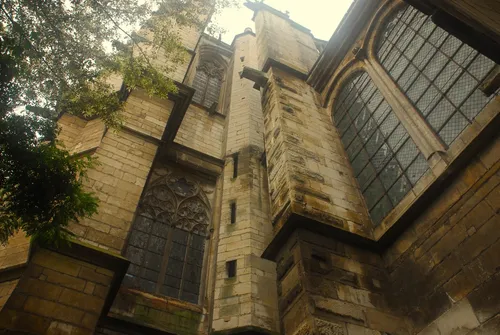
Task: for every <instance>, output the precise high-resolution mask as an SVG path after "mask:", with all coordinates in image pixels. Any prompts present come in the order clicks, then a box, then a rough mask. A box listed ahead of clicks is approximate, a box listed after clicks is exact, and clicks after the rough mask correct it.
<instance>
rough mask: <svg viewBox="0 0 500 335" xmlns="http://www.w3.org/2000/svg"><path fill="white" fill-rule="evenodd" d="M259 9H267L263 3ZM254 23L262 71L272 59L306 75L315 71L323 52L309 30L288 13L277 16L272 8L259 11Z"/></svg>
mask: <svg viewBox="0 0 500 335" xmlns="http://www.w3.org/2000/svg"><path fill="white" fill-rule="evenodd" d="M255 6H256V7H261V6H263V7H266V5H259V4H256V5H255ZM254 21H255V30H256V32H257V47H258V50H259V51H258V57H259V62H258V66H259V70H260V69H262V68H263V67H264V65H265V64H266V62H267V61H268V59H273V60H276V61H278V62H280V63H282V64H285V65H287V66H289V67H291V68H292V69H295V70H297V71H299V72H302V73H308V72H309V71H310V70H311V68H312V67H313V65H314V62H315V61H316V59H317V58H318V57H319V52H318V50H317V49H316V45H315V43H314V40H313V36H312V34H311V32H310V31H309V30H307V29H306V28H303V27H301V26H299V25H298V24H296V23H295V22H293V21H291V20H290V19H288V18H287V17H286V15H285V14H282V15H276V13H275V12H271V11H269V10H268V9H262V10H258V11H257V13H256V15H255V18H254Z"/></svg>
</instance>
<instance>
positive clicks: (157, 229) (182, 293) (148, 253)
mask: <svg viewBox="0 0 500 335" xmlns="http://www.w3.org/2000/svg"><path fill="white" fill-rule="evenodd" d="M138 208H139V209H138V213H137V215H136V219H135V221H134V224H133V226H132V230H131V233H130V236H129V240H128V245H127V249H126V253H125V255H126V257H127V258H128V259H129V260H130V262H131V264H130V267H129V270H128V272H127V274H126V276H125V279H124V285H126V286H128V287H132V288H136V289H139V290H141V291H145V292H149V293H154V294H160V295H165V296H169V297H173V298H177V299H181V300H184V301H188V302H191V303H198V301H199V294H200V292H199V291H200V282H201V273H202V266H203V258H204V250H205V241H206V239H207V234H208V226H209V222H210V205H209V202H208V200H207V197H206V196H205V194H204V192H203V190H202V189H201V188H200V186H199V185H198V184H197V183H196V182H194V181H192V180H190V179H189V178H187V177H185V176H178V175H175V174H172V173H169V174H167V175H164V176H161V177H159V178H157V179H155V180H154V181H153V182H151V183H150V184H149V185H148V186H147V188H146V191H145V193H144V195H143V197H142V199H141V201H140V204H139V207H138Z"/></svg>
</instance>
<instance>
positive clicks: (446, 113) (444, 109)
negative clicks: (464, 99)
mask: <svg viewBox="0 0 500 335" xmlns="http://www.w3.org/2000/svg"><path fill="white" fill-rule="evenodd" d="M454 111H455V107H453V105H452V104H451V103H450V102H449V101H448V100H447V99H441V102H440V103H439V104H438V105H437V106H436V107H435V108H434V109H433V110H432V112H430V113H429V115H427V121H429V124H430V125H431V126H432V128H434V130H435V131H439V130H440V129H441V127H442V126H443V125H444V124H445V122H446V121H447V120H448V118H449V117H450V116H451V115H452V114H453V112H454Z"/></svg>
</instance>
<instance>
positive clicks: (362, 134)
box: [188, 35, 429, 281]
mask: <svg viewBox="0 0 500 335" xmlns="http://www.w3.org/2000/svg"><path fill="white" fill-rule="evenodd" d="M400 36H402V37H404V35H400ZM402 43H403V42H402ZM410 66H411V65H410ZM413 68H414V69H415V70H414V71H416V68H415V67H413ZM415 78H416V77H415ZM415 78H411V79H412V80H414V79H415ZM417 85H418V87H420V86H422V85H427V86H428V85H429V83H428V80H427V79H425V78H424V77H422V79H419V80H418V84H417ZM426 89H427V88H426V87H423V88H420V93H422V92H424V91H425V90H426ZM348 92H349V93H348ZM352 93H354V94H355V97H354V98H353V99H354V100H355V101H357V103H358V104H359V106H358V107H356V110H357V111H358V112H356V113H352V112H349V113H350V115H354V114H356V118H355V119H354V120H355V121H354V123H353V124H352V125H351V126H349V127H348V129H347V130H346V131H345V132H344V133H343V136H342V142H343V144H344V147H345V148H346V152H347V155H348V157H349V159H350V161H351V167H352V170H353V172H354V175H355V176H356V179H357V181H358V184H359V187H360V189H361V190H362V192H363V195H364V198H365V201H366V204H367V206H368V209H372V208H373V209H372V210H371V211H370V213H371V215H372V219H373V222H374V223H375V224H378V223H380V221H381V220H382V218H383V217H384V216H385V215H387V213H389V211H390V210H391V209H392V208H393V204H392V203H391V200H390V197H389V195H388V191H389V190H390V189H391V188H392V187H393V185H394V183H396V182H397V180H399V179H401V176H402V174H403V172H404V170H403V169H402V168H401V163H399V162H398V158H397V157H396V156H395V154H394V153H395V152H397V150H398V149H399V148H400V147H402V145H403V144H404V143H405V141H406V142H408V144H406V146H407V147H408V148H407V147H404V149H403V150H401V152H400V157H399V159H402V160H403V161H404V164H405V167H408V166H409V165H410V163H411V162H412V160H413V159H414V158H415V157H416V155H417V154H418V150H417V151H416V152H415V150H416V146H415V145H414V144H413V142H412V141H407V139H408V138H409V135H408V132H407V131H406V129H405V128H404V127H403V126H402V125H401V123H400V122H399V119H398V118H397V117H396V115H395V114H394V112H393V111H392V110H391V108H390V106H389V105H388V103H387V102H386V101H385V100H384V98H383V96H382V95H381V94H380V92H379V91H378V90H376V89H375V86H374V85H373V83H372V82H371V79H370V78H369V77H368V76H367V74H366V73H358V74H356V75H354V76H353V77H351V78H350V79H349V80H348V81H347V82H346V83H345V84H344V86H343V87H342V88H341V90H340V93H339V97H340V96H350V95H352ZM420 93H419V94H420ZM365 103H366V104H365ZM341 106H343V105H342V104H341ZM342 108H343V107H342ZM336 113H337V112H336V109H335V107H334V110H333V115H334V117H335V115H336ZM410 144H413V147H410ZM410 149H413V151H412V150H410ZM405 155H406V156H411V155H412V157H409V158H408V157H406V156H405ZM403 158H404V159H403ZM425 164H426V165H427V162H425ZM381 199H382V200H381ZM188 257H191V256H188ZM193 257H194V256H193ZM190 262H191V261H190ZM189 264H191V263H189ZM191 281H193V280H192V279H191Z"/></svg>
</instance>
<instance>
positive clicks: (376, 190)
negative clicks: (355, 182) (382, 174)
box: [363, 179, 385, 209]
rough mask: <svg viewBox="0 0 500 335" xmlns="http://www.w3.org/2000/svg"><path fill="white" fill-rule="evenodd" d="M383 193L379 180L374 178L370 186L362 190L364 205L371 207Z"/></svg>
mask: <svg viewBox="0 0 500 335" xmlns="http://www.w3.org/2000/svg"><path fill="white" fill-rule="evenodd" d="M384 194H385V189H384V186H383V185H382V183H381V182H380V180H378V179H375V180H374V181H373V182H372V183H371V184H370V186H368V188H367V189H366V190H365V191H364V192H363V195H364V196H365V200H366V205H367V206H368V209H371V208H372V207H373V206H375V204H376V203H377V202H378V200H379V199H380V198H381V197H382V196H383V195H384Z"/></svg>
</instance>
